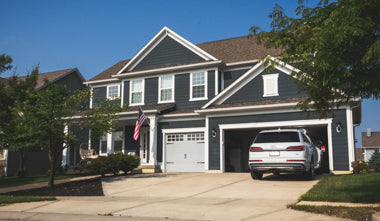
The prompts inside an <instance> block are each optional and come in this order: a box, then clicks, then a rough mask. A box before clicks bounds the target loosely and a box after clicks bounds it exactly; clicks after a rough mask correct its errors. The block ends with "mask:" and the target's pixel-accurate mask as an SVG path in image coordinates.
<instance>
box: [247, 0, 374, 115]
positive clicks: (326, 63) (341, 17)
mask: <svg viewBox="0 0 380 221" xmlns="http://www.w3.org/2000/svg"><path fill="white" fill-rule="evenodd" d="M296 14H297V18H293V17H289V16H287V15H286V14H285V13H284V10H283V8H282V7H281V6H279V5H276V6H275V7H274V8H273V12H272V13H271V14H270V15H269V17H270V18H272V23H271V27H272V30H271V31H269V32H265V31H262V32H260V28H258V27H251V28H250V31H251V33H250V35H255V34H257V33H258V32H260V33H258V34H257V37H258V40H259V42H260V43H264V44H265V46H267V47H275V48H283V50H284V52H283V54H282V55H281V57H280V59H281V60H282V61H284V62H286V63H290V64H292V65H294V66H296V67H297V68H298V69H299V70H300V72H298V73H296V72H294V73H293V75H294V76H296V77H297V78H298V79H299V89H300V90H302V91H305V92H306V93H307V95H308V99H307V100H305V101H304V102H301V103H300V104H299V105H300V107H301V108H303V109H304V110H306V109H308V108H314V109H316V110H317V111H318V112H320V113H321V114H322V115H326V113H328V112H329V111H331V108H334V107H335V106H340V105H342V104H345V103H347V102H348V101H349V100H351V99H353V98H358V97H359V98H375V99H379V98H380V1H379V0H338V1H329V0H321V1H320V2H319V3H318V5H317V6H316V7H314V8H311V7H307V6H306V4H305V3H304V1H302V0H301V1H299V6H298V7H297V9H296ZM311 102H312V103H311ZM310 104H311V105H310Z"/></svg>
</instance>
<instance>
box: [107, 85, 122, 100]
mask: <svg viewBox="0 0 380 221" xmlns="http://www.w3.org/2000/svg"><path fill="white" fill-rule="evenodd" d="M119 86H120V85H110V86H107V98H108V99H115V98H117V97H119V90H120V87H119Z"/></svg>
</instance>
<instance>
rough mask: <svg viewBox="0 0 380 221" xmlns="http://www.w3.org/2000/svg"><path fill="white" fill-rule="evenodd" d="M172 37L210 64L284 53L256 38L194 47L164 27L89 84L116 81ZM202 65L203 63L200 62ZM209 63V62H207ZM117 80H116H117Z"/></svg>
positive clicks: (240, 38)
mask: <svg viewBox="0 0 380 221" xmlns="http://www.w3.org/2000/svg"><path fill="white" fill-rule="evenodd" d="M167 35H170V36H171V37H172V36H175V38H176V40H178V39H180V40H181V41H182V42H186V43H187V44H188V45H190V46H191V47H192V48H194V50H195V49H196V50H198V51H199V53H201V52H202V53H204V54H205V55H204V56H206V55H207V56H206V57H208V58H209V59H211V60H209V61H208V62H209V63H211V62H210V61H217V60H219V61H223V62H224V63H225V64H228V63H235V62H243V61H253V60H259V59H262V58H264V57H266V56H268V55H270V56H273V57H277V56H279V55H280V54H281V53H282V51H283V50H282V49H279V48H278V49H275V48H271V49H267V48H266V47H265V46H264V43H263V44H258V43H257V41H256V38H255V36H253V37H247V36H243V37H237V38H230V39H224V40H218V41H212V42H205V43H201V44H197V45H193V44H192V43H190V42H188V41H187V40H186V39H184V38H182V37H181V36H179V35H178V34H176V33H175V32H173V31H172V30H170V29H169V28H167V27H164V28H163V29H162V30H161V31H160V32H159V33H158V34H157V35H156V36H155V37H153V39H152V40H151V41H150V42H148V43H147V44H146V45H145V46H144V47H143V48H142V49H141V50H140V51H139V52H138V53H137V54H136V55H135V56H134V57H133V58H132V59H130V60H123V61H119V62H118V63H116V64H114V65H113V66H111V67H110V68H108V69H106V70H105V71H103V72H101V73H100V74H98V75H96V76H95V77H93V78H91V79H90V80H89V81H88V82H87V83H98V82H102V81H106V80H111V79H115V78H114V77H115V76H113V77H112V75H120V74H123V73H124V72H125V69H128V68H130V67H132V66H133V64H135V63H136V62H137V60H138V59H142V58H143V56H144V55H143V54H144V53H148V52H149V50H152V49H153V48H154V45H155V44H157V43H159V41H160V40H162V39H163V38H164V37H165V36H167ZM200 63H202V62H200ZM206 63H207V62H206ZM115 80H116V79H115Z"/></svg>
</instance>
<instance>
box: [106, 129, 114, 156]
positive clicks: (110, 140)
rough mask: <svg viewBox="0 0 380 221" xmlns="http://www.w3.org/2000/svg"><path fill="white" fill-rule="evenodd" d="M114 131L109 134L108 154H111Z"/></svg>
mask: <svg viewBox="0 0 380 221" xmlns="http://www.w3.org/2000/svg"><path fill="white" fill-rule="evenodd" d="M112 149H113V148H112V132H111V133H108V134H107V154H111V153H112V152H113V150H112Z"/></svg>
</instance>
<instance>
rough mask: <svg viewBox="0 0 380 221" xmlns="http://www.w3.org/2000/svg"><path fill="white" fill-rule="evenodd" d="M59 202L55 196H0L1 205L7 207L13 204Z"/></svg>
mask: <svg viewBox="0 0 380 221" xmlns="http://www.w3.org/2000/svg"><path fill="white" fill-rule="evenodd" d="M52 200H57V198H55V197H53V196H5V195H0V205H7V204H12V203H25V202H36V201H52Z"/></svg>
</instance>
